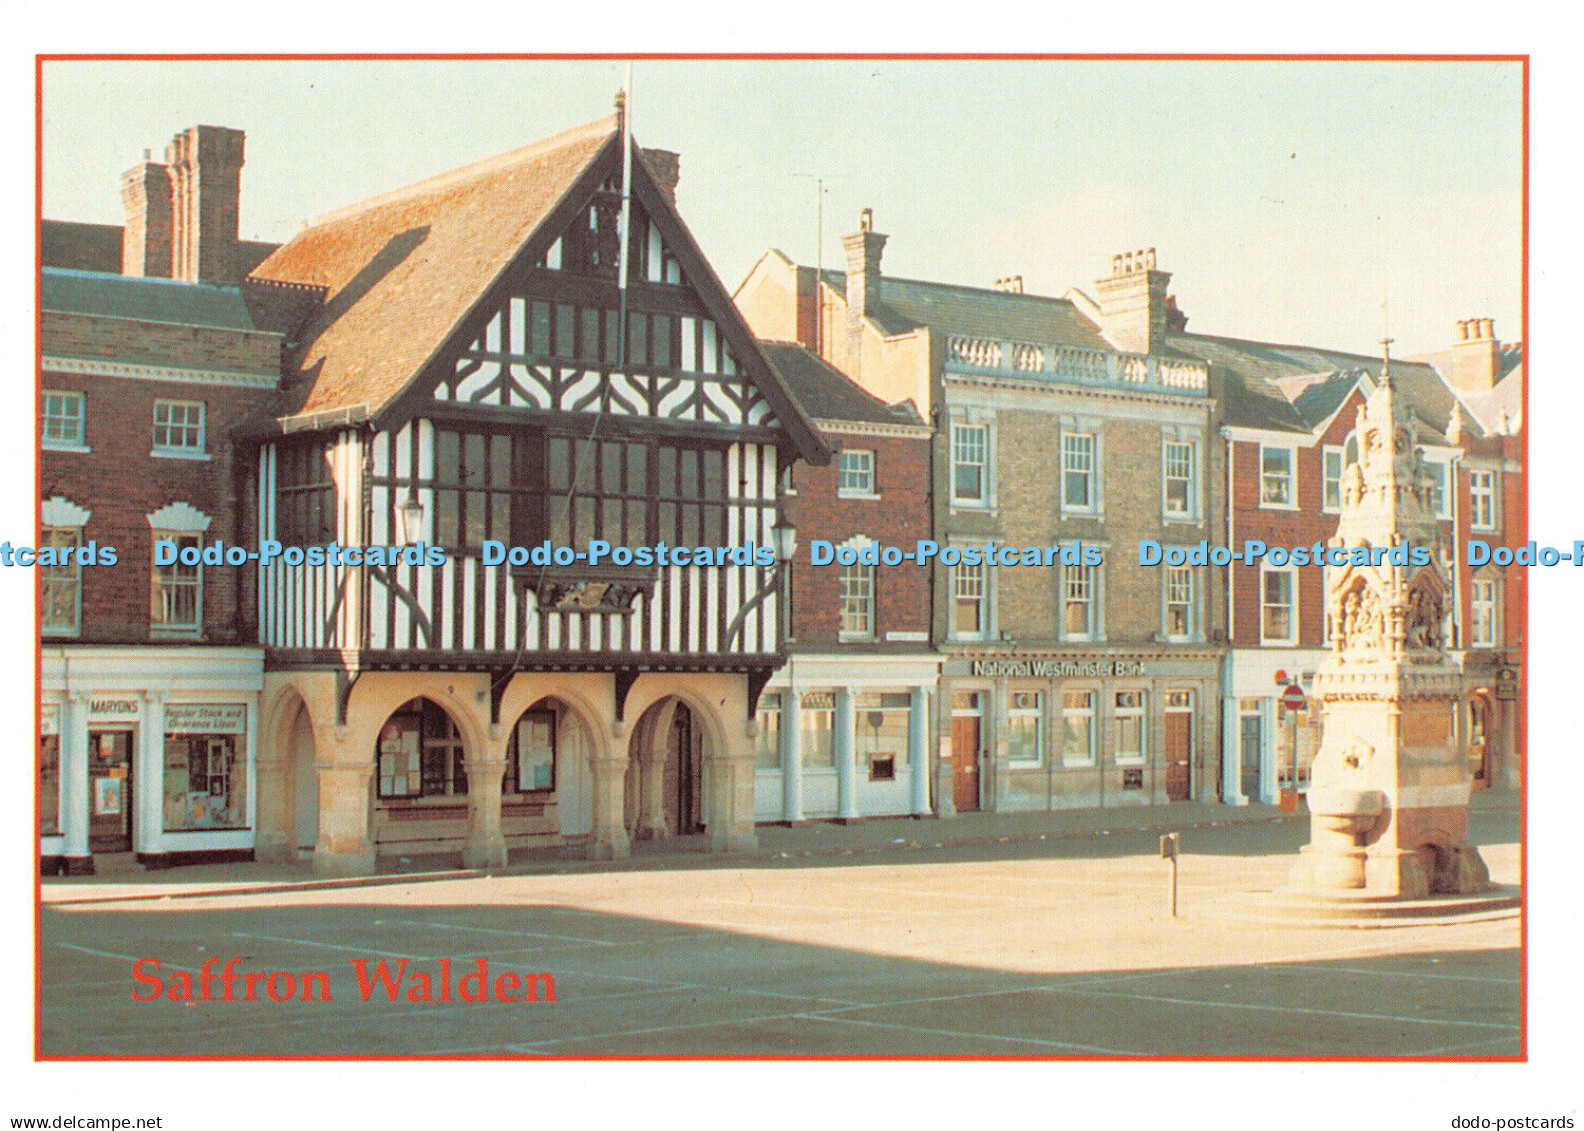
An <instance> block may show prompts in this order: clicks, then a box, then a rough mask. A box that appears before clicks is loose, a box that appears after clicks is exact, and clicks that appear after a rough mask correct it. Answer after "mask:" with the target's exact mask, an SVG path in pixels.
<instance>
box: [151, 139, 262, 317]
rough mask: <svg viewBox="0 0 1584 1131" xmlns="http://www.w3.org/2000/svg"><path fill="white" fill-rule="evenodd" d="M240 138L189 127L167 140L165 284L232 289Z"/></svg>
mask: <svg viewBox="0 0 1584 1131" xmlns="http://www.w3.org/2000/svg"><path fill="white" fill-rule="evenodd" d="M244 141H245V135H244V134H243V133H242V131H241V130H232V129H226V128H225V127H223V126H193V127H191V128H190V129H186V130H183V131H182V132H181V133H179V134H177V135H176V136H175V137H173V138H172V139H171V143H170V145H169V146H167V147H166V150H165V163H166V164H167V165H168V166H169V167H170V174H171V229H172V233H173V235H172V247H171V278H174V279H181V280H183V281H185V282H189V283H213V284H216V285H219V286H234V285H235V284H236V283H237V282H238V281H239V279H240V278H241V272H240V271H239V269H238V266H237V223H238V219H239V216H238V212H239V206H240V203H241V185H242V162H243V148H244Z"/></svg>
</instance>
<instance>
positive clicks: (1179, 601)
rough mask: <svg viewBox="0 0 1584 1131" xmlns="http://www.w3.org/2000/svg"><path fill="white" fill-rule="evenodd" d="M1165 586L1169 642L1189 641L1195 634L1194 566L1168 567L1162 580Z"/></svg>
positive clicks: (1165, 629)
mask: <svg viewBox="0 0 1584 1131" xmlns="http://www.w3.org/2000/svg"><path fill="white" fill-rule="evenodd" d="M1162 584H1163V585H1164V586H1165V594H1164V604H1165V614H1166V616H1165V622H1166V623H1165V624H1164V625H1163V626H1162V629H1163V631H1164V632H1165V634H1166V638H1167V639H1168V640H1188V639H1191V638H1192V637H1193V634H1194V570H1193V567H1192V566H1167V567H1166V573H1165V576H1164V578H1163V579H1162Z"/></svg>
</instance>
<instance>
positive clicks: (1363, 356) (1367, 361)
mask: <svg viewBox="0 0 1584 1131" xmlns="http://www.w3.org/2000/svg"><path fill="white" fill-rule="evenodd" d="M1167 337H1168V339H1170V338H1198V339H1201V340H1203V341H1212V342H1229V343H1235V344H1238V345H1245V346H1269V347H1273V348H1275V349H1284V350H1306V351H1307V352H1309V353H1327V354H1333V355H1335V356H1337V357H1351V358H1357V359H1358V361H1359V363H1360V364H1359V365H1358V366H1355V367H1350V368H1360V369H1368V368H1369V367H1370V366H1371V365H1375V364H1377V363H1378V362H1379V361H1380V358H1379V357H1376V356H1372V355H1370V354H1367V353H1355V352H1354V351H1352V350H1346V349H1336V348H1333V347H1331V346H1306V345H1301V344H1300V343H1298V342H1267V341H1262V340H1261V339H1259V338H1235V337H1232V336H1231V335H1228V334H1206V333H1203V332H1200V331H1194V330H1181V331H1177V332H1174V333H1171V334H1168V335H1167ZM1392 364H1393V365H1404V366H1409V365H1411V366H1417V367H1419V368H1421V369H1434V368H1435V366H1434V365H1432V364H1431V363H1430V362H1428V361H1421V360H1419V359H1418V358H1417V357H1394V358H1392ZM1316 372H1325V371H1324V370H1316ZM1332 372H1341V370H1333V371H1332ZM1294 376H1303V374H1295V375H1294ZM1273 380H1286V378H1273Z"/></svg>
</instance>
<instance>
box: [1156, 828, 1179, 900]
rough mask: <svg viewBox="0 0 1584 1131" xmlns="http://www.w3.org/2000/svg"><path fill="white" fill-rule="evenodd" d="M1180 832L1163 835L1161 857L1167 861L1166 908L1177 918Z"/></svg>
mask: <svg viewBox="0 0 1584 1131" xmlns="http://www.w3.org/2000/svg"><path fill="white" fill-rule="evenodd" d="M1179 835H1180V834H1178V833H1167V834H1166V835H1165V836H1163V837H1161V841H1160V853H1161V859H1162V860H1164V861H1166V910H1167V912H1168V913H1169V914H1170V915H1171V917H1172V918H1173V919H1175V918H1177V844H1178V839H1179Z"/></svg>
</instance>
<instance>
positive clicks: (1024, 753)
mask: <svg viewBox="0 0 1584 1131" xmlns="http://www.w3.org/2000/svg"><path fill="white" fill-rule="evenodd" d="M1006 725H1007V735H1006V748H1007V762H1008V763H1009V764H1010V765H1013V766H1038V765H1039V764H1040V763H1041V762H1042V761H1043V760H1044V759H1043V753H1044V749H1045V694H1044V692H1041V691H1013V692H1011V693H1010V694H1008V695H1007V724H1006Z"/></svg>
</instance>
